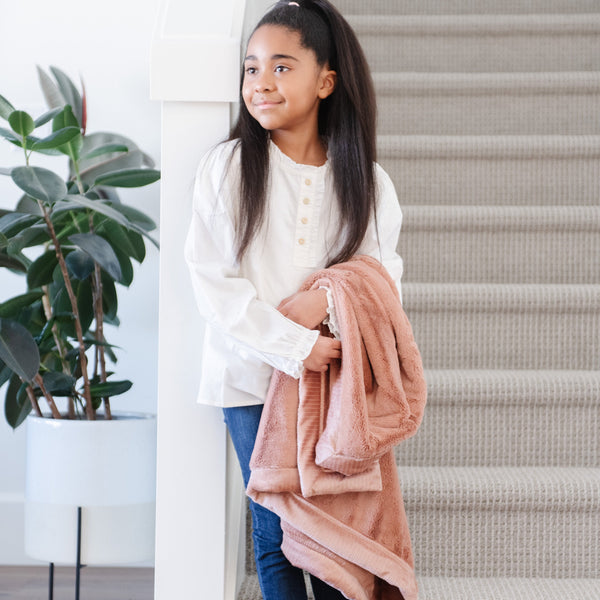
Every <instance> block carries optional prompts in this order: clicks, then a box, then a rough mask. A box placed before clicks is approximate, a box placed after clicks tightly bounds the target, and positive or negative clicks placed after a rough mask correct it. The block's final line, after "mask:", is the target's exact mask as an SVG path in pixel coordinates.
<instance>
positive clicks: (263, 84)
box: [254, 74, 273, 92]
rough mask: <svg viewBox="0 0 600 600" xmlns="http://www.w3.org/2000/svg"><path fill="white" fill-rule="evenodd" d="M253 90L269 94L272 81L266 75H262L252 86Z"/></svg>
mask: <svg viewBox="0 0 600 600" xmlns="http://www.w3.org/2000/svg"><path fill="white" fill-rule="evenodd" d="M254 89H255V90H256V91H257V92H270V91H271V90H272V89H273V80H272V78H271V77H269V75H268V74H263V75H262V76H261V77H259V78H258V79H257V80H256V82H255V84H254Z"/></svg>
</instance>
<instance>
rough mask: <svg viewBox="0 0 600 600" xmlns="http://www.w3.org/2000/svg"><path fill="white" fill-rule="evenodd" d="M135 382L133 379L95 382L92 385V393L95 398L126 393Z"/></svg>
mask: <svg viewBox="0 0 600 600" xmlns="http://www.w3.org/2000/svg"><path fill="white" fill-rule="evenodd" d="M132 385H133V384H132V383H131V381H127V380H124V381H107V382H105V383H94V384H93V385H90V393H91V394H92V396H94V397H95V398H106V397H107V396H118V395H119V394H124V393H125V392H127V391H128V390H129V389H131V386H132Z"/></svg>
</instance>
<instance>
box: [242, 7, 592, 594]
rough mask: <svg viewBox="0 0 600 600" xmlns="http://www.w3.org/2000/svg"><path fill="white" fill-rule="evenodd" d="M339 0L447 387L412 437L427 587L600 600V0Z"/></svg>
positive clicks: (413, 299) (434, 393) (404, 250)
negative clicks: (374, 99) (365, 70)
mask: <svg viewBox="0 0 600 600" xmlns="http://www.w3.org/2000/svg"><path fill="white" fill-rule="evenodd" d="M334 2H335V3H336V5H337V6H338V7H339V8H340V10H341V11H342V12H343V13H344V14H345V15H346V16H347V18H348V20H349V21H350V23H351V24H352V25H353V27H354V28H355V30H356V32H357V33H358V35H359V38H360V39H361V42H362V44H363V47H364V49H365V51H366V53H367V58H368V59H369V62H370V64H371V68H372V70H373V73H374V79H375V84H376V88H377V92H378V106H379V113H380V115H379V134H380V135H379V146H378V153H379V162H380V163H381V164H382V165H383V167H384V168H385V169H386V170H387V171H388V173H389V174H390V175H391V176H392V178H393V180H394V182H395V185H396V190H397V192H398V197H399V200H400V204H401V206H402V209H403V214H404V222H403V230H402V233H401V237H400V245H399V252H400V254H401V255H402V256H403V258H404V261H405V276H404V278H403V288H402V289H403V298H404V305H405V308H406V311H407V313H408V315H409V317H410V319H411V322H412V324H413V328H414V331H415V336H416V339H417V342H418V343H419V347H420V349H421V352H422V355H423V361H424V364H425V368H426V373H427V380H428V386H429V400H428V406H427V410H426V413H425V418H424V420H423V425H422V427H421V430H420V431H419V432H418V433H417V435H416V436H415V437H414V438H412V439H410V440H408V441H407V442H405V443H403V444H401V445H400V446H399V447H398V448H397V449H396V458H397V464H398V472H399V477H400V481H401V484H402V488H403V494H404V499H405V502H406V509H407V514H408V519H409V524H410V528H411V537H412V541H413V548H414V552H415V563H416V570H417V574H418V579H419V586H420V596H419V598H420V600H521V599H523V600H534V599H535V600H537V599H539V600H598V599H599V598H600V0H529V1H526V0H444V1H441V0H369V1H367V2H365V1H364V0H337V1H335V0H334ZM260 598H261V596H260V592H259V591H258V586H257V584H256V580H255V577H254V576H253V575H252V574H251V573H250V574H249V576H248V580H247V581H246V584H245V586H244V588H243V590H242V592H241V595H240V597H239V600H259V599H260ZM282 600H283V599H282Z"/></svg>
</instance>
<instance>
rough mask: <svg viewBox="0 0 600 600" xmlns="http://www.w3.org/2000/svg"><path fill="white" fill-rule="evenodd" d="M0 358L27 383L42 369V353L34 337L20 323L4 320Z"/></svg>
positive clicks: (0, 332) (0, 323) (0, 336)
mask: <svg viewBox="0 0 600 600" xmlns="http://www.w3.org/2000/svg"><path fill="white" fill-rule="evenodd" d="M0 358H1V359H2V360H3V361H4V362H5V363H6V364H7V365H8V366H9V367H10V368H11V369H12V370H13V371H14V372H15V373H16V374H17V375H18V376H19V377H20V378H21V379H23V380H25V381H31V380H32V379H33V378H34V377H35V376H36V374H37V372H38V370H39V368H40V353H39V351H38V347H37V344H36V343H35V340H34V339H33V336H32V335H31V334H30V333H29V331H27V329H25V327H23V325H21V324H20V323H17V322H16V321H10V320H8V319H2V318H0Z"/></svg>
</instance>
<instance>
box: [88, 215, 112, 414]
mask: <svg viewBox="0 0 600 600" xmlns="http://www.w3.org/2000/svg"><path fill="white" fill-rule="evenodd" d="M89 223H90V231H91V232H92V233H93V231H94V217H93V215H92V214H90V215H89ZM94 313H95V318H96V331H95V333H94V336H95V338H96V341H97V342H98V344H97V345H96V353H97V354H96V356H98V357H99V359H100V361H99V362H100V381H101V382H102V383H106V358H105V353H104V346H103V345H102V344H103V343H104V310H103V308H102V274H101V272H100V265H99V264H98V263H97V262H96V261H94ZM102 401H103V402H104V414H105V418H106V419H112V414H111V411H110V399H109V397H108V396H107V397H105V398H102Z"/></svg>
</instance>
